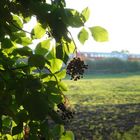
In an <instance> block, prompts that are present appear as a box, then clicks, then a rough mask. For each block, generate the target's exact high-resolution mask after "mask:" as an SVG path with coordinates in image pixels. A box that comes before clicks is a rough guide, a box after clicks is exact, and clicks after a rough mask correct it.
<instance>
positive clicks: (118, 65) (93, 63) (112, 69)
mask: <svg viewBox="0 0 140 140" xmlns="http://www.w3.org/2000/svg"><path fill="white" fill-rule="evenodd" d="M86 63H87V64H88V70H87V73H88V74H92V73H105V74H106V73H124V72H140V62H138V61H128V60H121V59H118V58H106V59H104V60H86Z"/></svg>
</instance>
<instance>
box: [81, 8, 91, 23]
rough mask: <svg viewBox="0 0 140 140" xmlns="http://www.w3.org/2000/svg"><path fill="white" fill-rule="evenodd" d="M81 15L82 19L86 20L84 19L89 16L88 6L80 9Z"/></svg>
mask: <svg viewBox="0 0 140 140" xmlns="http://www.w3.org/2000/svg"><path fill="white" fill-rule="evenodd" d="M81 15H82V19H83V21H84V22H86V21H87V20H88V19H89V16H90V10H89V8H88V7H86V8H85V9H84V10H83V11H82V13H81Z"/></svg>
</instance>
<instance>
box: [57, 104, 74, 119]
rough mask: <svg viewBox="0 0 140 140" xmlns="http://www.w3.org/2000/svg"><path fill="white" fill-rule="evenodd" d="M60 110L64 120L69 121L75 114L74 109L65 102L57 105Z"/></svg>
mask: <svg viewBox="0 0 140 140" xmlns="http://www.w3.org/2000/svg"><path fill="white" fill-rule="evenodd" d="M57 107H58V109H59V111H61V118H62V120H66V121H69V120H71V119H72V118H73V117H74V116H73V115H74V111H72V110H70V109H68V108H67V107H66V106H65V104H63V103H60V104H58V105H57Z"/></svg>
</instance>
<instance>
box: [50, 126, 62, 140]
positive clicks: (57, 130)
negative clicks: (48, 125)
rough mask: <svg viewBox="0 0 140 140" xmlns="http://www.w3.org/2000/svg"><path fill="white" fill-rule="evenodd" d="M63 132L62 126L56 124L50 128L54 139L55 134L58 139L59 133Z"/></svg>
mask: <svg viewBox="0 0 140 140" xmlns="http://www.w3.org/2000/svg"><path fill="white" fill-rule="evenodd" d="M63 133H64V126H63V125H60V124H57V125H55V127H54V128H53V129H52V134H53V136H54V139H56V136H57V137H58V139H59V138H60V137H61V135H62V134H63Z"/></svg>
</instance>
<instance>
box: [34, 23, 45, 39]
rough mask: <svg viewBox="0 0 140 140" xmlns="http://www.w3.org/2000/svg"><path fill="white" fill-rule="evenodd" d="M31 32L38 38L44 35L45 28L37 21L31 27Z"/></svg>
mask: <svg viewBox="0 0 140 140" xmlns="http://www.w3.org/2000/svg"><path fill="white" fill-rule="evenodd" d="M32 33H33V34H34V35H33V36H35V38H38V39H40V38H42V37H43V36H44V35H45V33H46V30H45V29H44V28H43V27H42V25H41V24H40V23H37V25H36V26H35V27H34V28H33V30H32Z"/></svg>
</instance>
